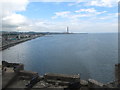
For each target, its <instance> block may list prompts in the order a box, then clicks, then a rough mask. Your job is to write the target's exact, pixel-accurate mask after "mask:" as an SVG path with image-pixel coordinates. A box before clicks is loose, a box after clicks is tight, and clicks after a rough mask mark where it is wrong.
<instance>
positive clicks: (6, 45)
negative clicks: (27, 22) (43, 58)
mask: <svg viewBox="0 0 120 90" xmlns="http://www.w3.org/2000/svg"><path fill="white" fill-rule="evenodd" d="M41 36H43V35H39V36H34V37H29V38H24V39H20V40H15V41H11V42H8V43H6V44H4V45H3V43H2V45H1V46H0V51H2V50H5V49H7V48H9V47H12V46H15V45H17V44H19V43H23V42H26V41H29V40H32V39H35V38H38V37H41Z"/></svg>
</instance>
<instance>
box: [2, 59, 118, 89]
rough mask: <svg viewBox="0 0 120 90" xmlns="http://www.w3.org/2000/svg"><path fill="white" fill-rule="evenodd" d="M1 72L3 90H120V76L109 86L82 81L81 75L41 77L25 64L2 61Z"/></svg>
mask: <svg viewBox="0 0 120 90" xmlns="http://www.w3.org/2000/svg"><path fill="white" fill-rule="evenodd" d="M115 66H116V65H115ZM117 66H118V65H117ZM116 68H117V67H116ZM1 70H2V89H3V90H7V89H9V88H10V89H11V88H12V89H14V88H16V89H17V88H18V89H22V90H26V89H28V90H34V89H40V90H41V89H42V90H48V89H50V90H93V89H94V90H98V89H100V90H101V89H102V90H110V89H115V90H120V87H119V85H120V81H119V80H118V79H119V77H120V76H117V77H116V80H115V81H113V82H110V83H107V84H103V83H100V82H98V81H96V80H93V79H88V80H82V79H81V78H80V75H65V74H55V73H46V74H45V75H43V76H41V75H40V74H38V73H37V72H31V71H26V70H24V65H23V64H20V63H8V62H6V61H2V67H1ZM118 71H120V67H119V68H117V69H116V74H118Z"/></svg>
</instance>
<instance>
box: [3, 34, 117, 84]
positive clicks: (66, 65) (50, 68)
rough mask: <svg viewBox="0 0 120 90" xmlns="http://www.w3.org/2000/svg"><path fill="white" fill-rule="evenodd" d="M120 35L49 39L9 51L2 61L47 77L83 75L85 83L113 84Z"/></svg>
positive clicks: (91, 35) (32, 42)
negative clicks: (15, 63) (18, 65)
mask: <svg viewBox="0 0 120 90" xmlns="http://www.w3.org/2000/svg"><path fill="white" fill-rule="evenodd" d="M117 42H118V39H117V34H68V35H67V34H66V35H65V34H64V35H48V36H44V37H39V38H37V39H34V40H30V41H27V42H24V43H21V44H18V45H16V46H13V47H10V48H8V49H6V50H4V51H3V52H2V55H3V60H6V61H9V62H20V63H24V64H25V69H27V70H32V71H35V72H39V74H40V75H43V74H44V73H47V72H51V73H63V74H80V76H81V78H82V79H89V78H92V79H96V80H98V81H100V82H103V83H106V82H109V81H112V80H114V65H115V64H116V63H117V62H118V55H117V54H118V43H117Z"/></svg>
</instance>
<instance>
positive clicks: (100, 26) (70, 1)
mask: <svg viewBox="0 0 120 90" xmlns="http://www.w3.org/2000/svg"><path fill="white" fill-rule="evenodd" d="M0 6H2V7H1V8H2V10H1V12H0V13H2V14H0V21H1V22H0V23H1V25H2V30H3V31H19V32H29V31H33V32H66V27H67V26H68V27H69V30H70V32H78V33H106V32H109V33H111V32H117V31H118V0H2V1H0Z"/></svg>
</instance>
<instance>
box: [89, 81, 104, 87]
mask: <svg viewBox="0 0 120 90" xmlns="http://www.w3.org/2000/svg"><path fill="white" fill-rule="evenodd" d="M88 85H89V87H93V88H101V87H103V86H104V84H103V83H100V82H98V81H96V80H94V79H88Z"/></svg>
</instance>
